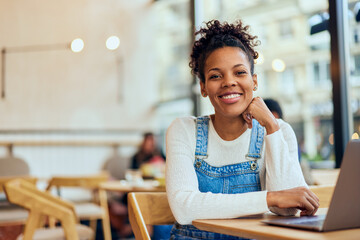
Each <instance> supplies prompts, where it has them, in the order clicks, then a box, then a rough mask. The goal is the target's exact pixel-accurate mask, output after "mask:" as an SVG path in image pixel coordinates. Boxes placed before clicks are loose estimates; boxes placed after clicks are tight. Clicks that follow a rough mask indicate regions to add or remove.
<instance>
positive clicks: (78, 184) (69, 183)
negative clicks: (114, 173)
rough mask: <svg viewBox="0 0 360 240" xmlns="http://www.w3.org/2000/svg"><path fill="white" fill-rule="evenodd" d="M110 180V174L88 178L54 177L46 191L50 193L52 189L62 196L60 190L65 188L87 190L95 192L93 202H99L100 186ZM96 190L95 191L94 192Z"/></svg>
mask: <svg viewBox="0 0 360 240" xmlns="http://www.w3.org/2000/svg"><path fill="white" fill-rule="evenodd" d="M108 180H109V174H108V173H106V172H104V173H101V174H97V175H87V176H54V177H52V178H51V179H50V181H49V184H48V186H47V188H46V191H50V190H51V188H53V187H55V188H56V189H57V194H58V196H60V195H61V194H60V192H61V191H60V189H61V188H63V187H70V188H82V189H87V190H93V191H91V192H92V201H93V202H99V199H98V198H99V196H98V194H97V193H98V190H99V187H100V184H101V183H103V182H106V181H108ZM94 190H95V191H94Z"/></svg>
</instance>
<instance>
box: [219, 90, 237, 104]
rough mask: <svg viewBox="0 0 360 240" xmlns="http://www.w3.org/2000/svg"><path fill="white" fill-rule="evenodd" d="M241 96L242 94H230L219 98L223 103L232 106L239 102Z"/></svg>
mask: <svg viewBox="0 0 360 240" xmlns="http://www.w3.org/2000/svg"><path fill="white" fill-rule="evenodd" d="M241 96H242V94H241V93H233V92H228V93H225V94H222V95H220V96H219V98H220V101H222V102H224V103H227V104H232V103H236V102H237V101H239V100H240V98H241Z"/></svg>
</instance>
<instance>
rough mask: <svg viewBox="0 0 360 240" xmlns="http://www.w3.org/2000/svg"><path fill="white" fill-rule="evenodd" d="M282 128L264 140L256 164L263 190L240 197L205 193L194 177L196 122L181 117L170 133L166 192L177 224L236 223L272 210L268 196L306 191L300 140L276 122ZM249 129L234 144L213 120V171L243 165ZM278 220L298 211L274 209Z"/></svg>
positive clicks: (210, 148) (210, 159) (210, 138)
mask: <svg viewBox="0 0 360 240" xmlns="http://www.w3.org/2000/svg"><path fill="white" fill-rule="evenodd" d="M278 122H279V125H280V129H279V130H278V131H276V132H274V133H272V134H269V135H266V132H265V136H264V144H263V151H262V157H261V159H259V160H258V164H259V168H260V169H259V170H260V172H259V175H260V182H261V189H262V191H258V192H249V193H242V194H221V193H211V192H207V193H202V192H200V191H199V187H198V179H197V175H196V173H195V168H194V161H195V147H196V123H195V118H194V117H184V118H178V119H176V120H174V121H173V123H172V124H171V125H170V127H169V128H168V130H167V133H166V192H167V196H168V200H169V204H170V208H171V210H172V212H173V214H174V217H175V219H176V221H177V222H178V223H180V224H191V222H192V221H193V220H195V219H218V218H236V217H241V216H245V215H249V214H259V213H264V212H267V211H269V208H268V206H267V202H266V195H267V191H278V190H284V189H289V188H293V187H299V186H307V185H306V183H305V180H304V177H303V175H302V172H301V168H300V164H299V161H298V151H297V141H296V137H295V133H294V131H293V130H292V128H291V126H290V125H289V124H288V123H286V122H284V121H282V120H278ZM250 135H251V129H247V130H246V131H245V132H244V133H243V134H242V135H241V136H240V137H238V138H237V139H235V140H233V141H225V140H223V139H222V138H221V137H220V136H219V135H218V134H217V132H216V130H215V128H214V126H213V124H212V121H211V119H210V121H209V134H208V158H207V159H205V161H206V162H207V163H208V164H210V165H212V166H215V167H221V166H225V165H230V164H236V163H240V162H244V161H248V160H246V159H245V154H247V153H248V149H249V144H250ZM270 210H271V211H273V212H275V213H277V214H280V215H293V214H295V213H296V212H297V209H293V208H290V209H279V208H271V209H270Z"/></svg>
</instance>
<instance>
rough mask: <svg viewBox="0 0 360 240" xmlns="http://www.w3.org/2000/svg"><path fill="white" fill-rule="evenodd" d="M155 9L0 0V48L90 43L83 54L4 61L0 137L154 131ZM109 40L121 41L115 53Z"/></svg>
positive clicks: (140, 3)
mask: <svg viewBox="0 0 360 240" xmlns="http://www.w3.org/2000/svg"><path fill="white" fill-rule="evenodd" d="M152 9H153V8H152V4H151V1H150V0H131V1H128V0H106V1H98V0H76V1H72V0H61V1H57V0H0V47H6V48H11V47H20V46H31V45H49V44H57V43H68V42H71V41H72V40H73V39H75V38H78V37H80V38H82V39H83V40H84V42H85V48H84V50H83V51H82V52H81V53H73V52H71V51H70V50H69V49H65V48H64V49H61V50H53V51H42V52H26V53H8V54H6V99H4V100H1V99H0V112H1V114H0V130H3V129H7V130H9V129H140V130H142V129H143V130H145V129H151V128H152V126H153V125H154V116H153V110H152V109H153V105H154V104H155V103H156V101H157V96H158V92H157V91H158V86H157V79H155V77H154V76H155V74H154V72H155V67H154V66H156V62H154V59H155V57H154V56H155V54H156V52H155V49H154V48H153V46H154V45H155V44H154V41H155V38H156V32H155V31H153V28H154V26H153V22H154V20H153V19H154V18H153V16H154V14H155V13H154V11H153V10H152ZM111 35H117V36H119V38H120V41H121V43H120V49H118V50H116V51H109V50H107V49H106V48H105V41H106V39H107V37H109V36H111ZM119 58H120V59H123V63H124V65H123V66H121V64H118V63H117V61H118V60H119ZM0 61H1V60H0ZM119 82H122V83H120V84H119ZM0 87H1V86H0ZM119 93H120V99H119Z"/></svg>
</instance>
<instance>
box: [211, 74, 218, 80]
mask: <svg viewBox="0 0 360 240" xmlns="http://www.w3.org/2000/svg"><path fill="white" fill-rule="evenodd" d="M217 78H220V76H219V75H212V76H210V79H217Z"/></svg>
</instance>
